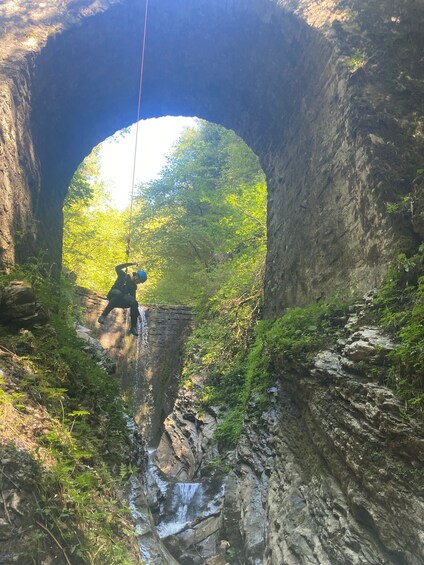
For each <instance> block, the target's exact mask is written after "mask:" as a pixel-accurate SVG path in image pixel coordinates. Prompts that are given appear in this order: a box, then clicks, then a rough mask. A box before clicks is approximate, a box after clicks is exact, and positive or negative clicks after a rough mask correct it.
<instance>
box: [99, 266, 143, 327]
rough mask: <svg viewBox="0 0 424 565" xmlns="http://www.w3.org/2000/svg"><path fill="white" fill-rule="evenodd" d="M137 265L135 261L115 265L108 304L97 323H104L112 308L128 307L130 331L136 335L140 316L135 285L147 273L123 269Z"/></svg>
mask: <svg viewBox="0 0 424 565" xmlns="http://www.w3.org/2000/svg"><path fill="white" fill-rule="evenodd" d="M133 265H137V263H122V265H117V266H116V267H115V271H116V274H117V275H118V278H117V279H116V281H115V282H114V284H113V286H112V288H111V289H110V290H109V292H108V293H107V299H108V300H109V304H108V305H107V306H106V308H105V309H104V310H103V312H102V315H101V316H100V317H99V319H98V322H99V324H104V323H105V320H106V316H107V315H108V314H109V312H110V311H111V310H113V309H114V308H130V316H131V329H130V333H132V334H133V335H135V336H138V329H137V321H138V320H139V318H140V312H139V309H138V302H137V300H136V297H135V293H136V290H137V285H138V284H141V283H144V282H146V280H147V274H146V272H145V271H141V270H140V271H135V272H134V273H132V275H129V274H127V273H126V272H125V271H124V269H126V268H127V267H131V266H133Z"/></svg>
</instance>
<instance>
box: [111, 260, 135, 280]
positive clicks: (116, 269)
mask: <svg viewBox="0 0 424 565" xmlns="http://www.w3.org/2000/svg"><path fill="white" fill-rule="evenodd" d="M131 265H137V263H122V265H116V267H115V271H116V274H117V275H118V277H119V275H120V274H121V273H124V271H123V270H122V269H125V268H126V267H131ZM124 274H125V273H124Z"/></svg>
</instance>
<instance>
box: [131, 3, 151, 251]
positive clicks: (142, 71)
mask: <svg viewBox="0 0 424 565" xmlns="http://www.w3.org/2000/svg"><path fill="white" fill-rule="evenodd" d="M148 10H149V0H146V6H145V11H144V29H143V40H142V45H141V62H140V80H139V85H138V105H137V122H136V126H135V144H134V164H133V173H132V184H131V199H130V217H129V226H128V239H127V250H126V255H127V262H128V258H129V256H130V251H131V234H132V215H133V201H134V187H135V168H136V163H137V145H138V123H139V121H140V113H141V93H142V90H143V75H144V54H145V51H146V36H147V15H148Z"/></svg>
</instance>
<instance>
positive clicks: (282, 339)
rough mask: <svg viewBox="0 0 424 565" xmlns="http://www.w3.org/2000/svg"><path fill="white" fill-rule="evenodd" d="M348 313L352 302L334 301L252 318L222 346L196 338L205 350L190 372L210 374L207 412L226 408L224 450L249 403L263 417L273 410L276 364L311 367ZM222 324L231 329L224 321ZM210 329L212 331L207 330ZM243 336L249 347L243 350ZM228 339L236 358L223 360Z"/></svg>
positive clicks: (220, 433) (220, 435)
mask: <svg viewBox="0 0 424 565" xmlns="http://www.w3.org/2000/svg"><path fill="white" fill-rule="evenodd" d="M348 307H349V305H348V303H347V302H344V301H342V300H341V299H339V298H337V297H335V298H333V299H331V300H325V301H320V302H318V303H314V304H311V305H309V306H308V307H305V308H292V309H289V310H287V312H286V313H285V315H283V316H282V317H280V318H277V319H276V320H274V321H267V320H262V321H258V320H257V318H256V319H255V317H253V319H252V317H250V318H248V320H249V324H250V325H249V326H248V324H246V326H245V327H244V332H243V334H239V336H238V337H237V336H235V335H234V334H233V335H232V336H228V335H226V336H224V339H222V338H221V340H220V338H219V337H218V336H217V333H214V334H209V335H205V332H204V331H203V330H202V331H201V334H198V333H196V332H195V334H194V337H193V338H192V339H194V340H197V339H198V338H199V337H200V342H201V344H202V346H203V350H199V349H197V350H195V355H193V359H192V362H191V363H192V365H191V366H190V365H189V367H190V370H191V371H203V372H204V371H205V370H206V371H207V374H208V377H207V379H206V382H207V386H206V389H205V392H204V394H203V395H202V398H201V401H202V403H203V405H204V406H205V407H206V406H220V407H221V410H222V412H223V418H222V420H221V422H220V424H219V425H218V428H217V433H216V437H217V440H218V441H219V443H220V444H221V445H222V446H227V447H229V446H232V445H234V444H236V443H237V441H238V439H239V437H240V433H241V431H242V426H243V420H244V416H245V412H246V408H247V404H248V402H250V403H251V404H253V405H254V406H255V411H256V413H257V414H258V415H260V414H261V413H262V412H263V411H264V410H266V409H267V407H268V406H269V403H270V395H269V389H270V387H271V386H272V385H273V384H274V383H275V382H276V381H277V380H278V375H277V374H276V373H275V370H274V366H275V362H276V361H277V359H278V360H280V361H281V359H283V360H284V362H285V363H286V364H288V363H290V362H294V361H296V362H297V363H307V362H308V360H309V359H310V356H311V354H312V353H313V352H316V351H317V350H319V349H322V348H324V347H325V346H326V345H328V344H329V343H332V342H333V341H334V338H335V336H336V335H338V333H339V332H340V330H341V328H342V327H343V325H344V323H345V321H346V313H347V311H348ZM252 321H254V325H251V322H252ZM221 323H222V325H223V326H224V327H229V324H228V323H227V319H226V318H225V317H224V318H221ZM206 327H210V326H209V325H208V324H206ZM241 335H243V341H244V342H245V346H244V347H240V345H241V343H240V337H241ZM228 337H232V341H231V342H230V343H231V344H232V347H234V348H235V350H236V354H235V355H232V356H231V357H230V359H224V358H223V357H222V356H219V355H217V354H216V351H218V350H219V348H220V347H221V348H223V349H224V350H225V346H224V344H225V343H227V344H228V343H229V342H228V341H226V340H228ZM217 338H218V340H220V341H218V344H217ZM191 346H192V347H193V342H192V343H191ZM227 347H228V345H227ZM209 352H210V353H211V354H210V355H209ZM193 360H194V361H193ZM208 361H210V363H209V364H208ZM193 365H194V366H193ZM199 365H200V366H199ZM279 366H281V363H279Z"/></svg>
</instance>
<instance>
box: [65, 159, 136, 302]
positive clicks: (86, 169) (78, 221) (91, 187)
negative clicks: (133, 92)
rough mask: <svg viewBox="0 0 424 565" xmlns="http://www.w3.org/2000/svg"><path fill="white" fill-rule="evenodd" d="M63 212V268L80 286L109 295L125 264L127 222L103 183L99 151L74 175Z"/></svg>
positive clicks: (124, 213)
mask: <svg viewBox="0 0 424 565" xmlns="http://www.w3.org/2000/svg"><path fill="white" fill-rule="evenodd" d="M63 212H64V226H63V238H64V239H63V265H64V266H65V267H66V269H68V270H69V271H71V272H73V273H74V274H75V276H76V279H77V282H78V284H79V285H81V286H84V287H85V288H89V289H92V290H97V291H98V292H104V293H106V292H107V291H108V290H109V288H110V287H111V286H112V284H113V281H114V279H115V266H116V265H118V264H120V263H124V262H125V260H126V258H125V251H126V240H127V237H128V233H127V229H128V228H127V223H128V222H127V213H126V212H120V211H119V210H117V209H116V208H115V207H114V206H113V204H112V201H111V198H110V195H109V193H108V191H107V188H106V186H105V185H104V183H103V182H101V180H100V162H99V148H95V149H94V150H93V152H92V153H91V154H90V155H89V156H88V157H87V158H86V159H85V160H84V161H83V163H82V164H81V165H80V166H79V168H78V169H77V171H76V172H75V175H74V177H73V179H72V182H71V185H70V187H69V190H68V195H67V198H66V200H65V204H64V210H63Z"/></svg>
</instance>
